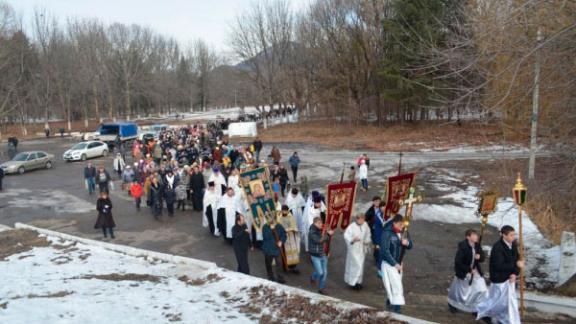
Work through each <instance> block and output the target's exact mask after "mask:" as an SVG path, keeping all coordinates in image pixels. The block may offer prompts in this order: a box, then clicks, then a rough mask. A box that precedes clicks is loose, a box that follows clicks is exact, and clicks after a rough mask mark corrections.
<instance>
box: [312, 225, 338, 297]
mask: <svg viewBox="0 0 576 324" xmlns="http://www.w3.org/2000/svg"><path fill="white" fill-rule="evenodd" d="M323 227H324V222H323V221H322V218H320V217H315V218H314V220H313V224H312V225H310V230H309V232H310V236H308V240H309V242H308V245H307V246H308V247H309V248H310V252H309V253H310V258H311V259H312V265H313V266H314V272H313V273H312V277H310V283H311V284H312V285H313V286H315V285H316V284H318V293H320V294H322V295H326V290H325V287H326V278H328V257H327V256H326V253H325V252H324V244H325V243H326V242H328V241H330V237H331V236H332V235H333V234H334V231H333V230H327V231H326V232H325V233H322V228H323Z"/></svg>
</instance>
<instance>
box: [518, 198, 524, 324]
mask: <svg viewBox="0 0 576 324" xmlns="http://www.w3.org/2000/svg"><path fill="white" fill-rule="evenodd" d="M523 236H524V235H523V228H522V206H521V205H519V206H518V243H519V250H520V251H519V254H520V260H524V237H523ZM519 285H520V316H521V317H522V318H524V268H522V269H520V284H519Z"/></svg>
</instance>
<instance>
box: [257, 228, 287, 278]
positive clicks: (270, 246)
mask: <svg viewBox="0 0 576 324" xmlns="http://www.w3.org/2000/svg"><path fill="white" fill-rule="evenodd" d="M262 238H263V241H262V252H264V264H265V265H266V273H267V275H268V280H270V281H276V282H279V283H285V282H286V281H284V278H283V277H282V276H281V275H280V271H281V270H280V269H281V268H282V264H283V263H284V262H285V261H284V260H282V257H281V256H280V254H281V252H280V249H281V248H282V246H283V245H284V243H286V231H285V230H284V227H282V225H280V224H277V223H276V220H275V219H273V218H271V219H270V220H269V221H268V223H266V224H264V226H263V227H262ZM273 261H274V262H275V263H276V271H274V270H273V268H272V262H273ZM274 272H276V273H274Z"/></svg>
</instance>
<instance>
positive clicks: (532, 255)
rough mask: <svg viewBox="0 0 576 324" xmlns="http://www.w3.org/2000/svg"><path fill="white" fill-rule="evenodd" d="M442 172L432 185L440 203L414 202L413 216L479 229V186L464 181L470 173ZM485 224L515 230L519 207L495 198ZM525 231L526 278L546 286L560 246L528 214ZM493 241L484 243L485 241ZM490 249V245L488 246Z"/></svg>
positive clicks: (554, 280) (553, 276)
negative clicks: (492, 210) (495, 201)
mask: <svg viewBox="0 0 576 324" xmlns="http://www.w3.org/2000/svg"><path fill="white" fill-rule="evenodd" d="M444 172H446V173H445V174H443V175H441V176H438V177H437V178H436V179H435V180H437V181H438V180H440V181H438V182H435V183H434V184H433V187H434V188H435V189H436V190H438V191H440V192H443V193H444V194H442V195H441V196H440V197H439V198H438V200H441V201H442V204H428V203H423V204H417V205H415V207H414V211H413V215H414V219H416V220H417V219H422V220H427V221H431V222H439V223H446V224H467V223H470V224H477V226H475V227H476V228H479V224H480V223H481V219H480V217H479V216H477V214H476V210H477V209H478V198H477V194H478V192H479V189H478V188H477V187H475V186H474V185H471V184H469V183H467V182H466V180H465V179H466V178H467V177H470V176H469V175H465V174H459V173H456V172H453V171H450V170H444ZM488 225H491V226H494V227H496V228H501V227H502V226H504V225H511V226H512V227H514V228H515V229H516V230H517V231H518V228H519V225H518V208H517V206H516V204H515V203H514V201H513V199H512V198H511V197H506V198H500V199H498V205H497V209H496V211H495V212H494V213H492V214H491V215H490V216H489V217H488ZM522 226H523V233H524V246H525V255H526V259H527V260H529V261H528V262H527V264H526V280H527V282H529V283H532V284H534V285H535V286H536V287H537V288H543V287H547V286H549V285H550V284H555V283H557V282H558V269H559V267H560V246H558V245H554V244H553V243H552V242H550V241H549V240H548V239H546V238H545V237H544V235H542V233H541V232H540V230H539V229H538V227H537V226H536V224H534V222H532V220H531V219H530V217H529V215H527V214H526V212H524V213H523V214H522ZM488 243H490V244H491V243H492V242H484V244H485V245H486V244H488ZM488 248H489V247H488Z"/></svg>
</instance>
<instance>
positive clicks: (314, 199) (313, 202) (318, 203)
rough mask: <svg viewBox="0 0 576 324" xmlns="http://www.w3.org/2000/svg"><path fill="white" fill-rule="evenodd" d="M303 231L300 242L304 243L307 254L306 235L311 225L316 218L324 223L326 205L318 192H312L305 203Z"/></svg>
mask: <svg viewBox="0 0 576 324" xmlns="http://www.w3.org/2000/svg"><path fill="white" fill-rule="evenodd" d="M303 217H304V231H303V232H302V233H301V234H302V240H303V241H304V250H305V251H306V252H308V242H309V240H308V233H309V232H310V228H311V225H312V224H313V222H314V219H315V218H316V217H319V218H320V219H321V220H322V223H324V220H325V219H326V205H325V204H324V202H323V201H322V197H321V196H320V193H319V192H318V191H313V192H312V196H311V197H310V198H309V199H308V202H307V203H306V208H305V209H304V216H303Z"/></svg>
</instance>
